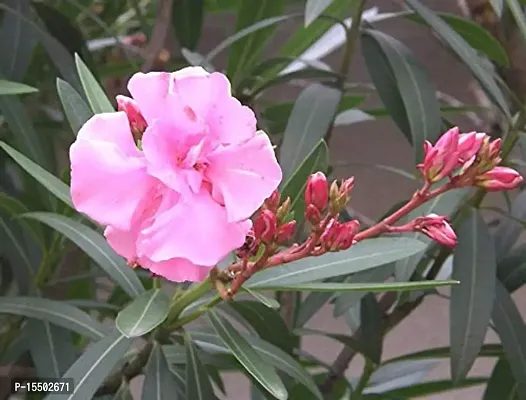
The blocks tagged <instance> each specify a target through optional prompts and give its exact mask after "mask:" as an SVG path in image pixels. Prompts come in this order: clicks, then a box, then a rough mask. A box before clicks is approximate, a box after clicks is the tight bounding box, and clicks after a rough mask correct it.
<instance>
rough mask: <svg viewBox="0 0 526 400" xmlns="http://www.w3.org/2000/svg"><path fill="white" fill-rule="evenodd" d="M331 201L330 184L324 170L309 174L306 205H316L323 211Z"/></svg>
mask: <svg viewBox="0 0 526 400" xmlns="http://www.w3.org/2000/svg"><path fill="white" fill-rule="evenodd" d="M328 203H329V184H328V183H327V178H326V177H325V174H324V173H323V172H316V173H314V174H312V175H310V176H309V178H308V179H307V185H306V187H305V205H306V206H307V207H308V206H309V205H313V206H315V207H316V208H317V209H318V210H320V212H323V211H324V210H325V208H326V207H327V204H328Z"/></svg>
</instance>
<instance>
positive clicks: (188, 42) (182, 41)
mask: <svg viewBox="0 0 526 400" xmlns="http://www.w3.org/2000/svg"><path fill="white" fill-rule="evenodd" d="M204 8H205V2H204V0H175V1H174V4H173V7H172V10H173V11H172V14H173V17H172V24H173V27H174V30H175V36H176V37H177V41H178V42H179V46H180V47H184V48H187V49H190V50H195V48H196V46H197V43H199V38H200V37H201V29H202V27H203V18H204Z"/></svg>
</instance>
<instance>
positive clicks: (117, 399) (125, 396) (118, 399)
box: [103, 381, 134, 400]
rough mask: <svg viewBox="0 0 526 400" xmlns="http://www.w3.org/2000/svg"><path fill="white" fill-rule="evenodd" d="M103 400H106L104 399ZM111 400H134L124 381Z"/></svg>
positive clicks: (127, 384)
mask: <svg viewBox="0 0 526 400" xmlns="http://www.w3.org/2000/svg"><path fill="white" fill-rule="evenodd" d="M103 399H104V400H106V398H103ZM107 400H109V397H108V399H107ZM112 400H134V399H133V395H132V394H131V391H130V384H129V383H128V382H126V381H123V382H122V383H121V386H120V387H119V390H117V393H115V396H113V399H112Z"/></svg>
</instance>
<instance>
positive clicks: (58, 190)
mask: <svg viewBox="0 0 526 400" xmlns="http://www.w3.org/2000/svg"><path fill="white" fill-rule="evenodd" d="M0 147H1V148H2V149H4V151H5V152H6V153H7V154H9V156H10V157H11V158H12V159H13V160H14V161H15V162H16V163H17V164H18V165H19V166H20V167H22V168H23V169H24V170H25V171H26V172H27V173H28V174H29V175H31V176H32V177H33V178H35V179H36V180H37V181H38V182H39V183H40V184H41V185H43V186H44V187H45V188H46V189H47V190H49V191H50V192H51V193H53V194H54V195H55V196H56V197H57V198H58V199H59V200H61V201H63V202H64V203H65V204H67V205H68V206H70V207H73V203H72V202H71V197H70V196H69V187H68V185H66V184H65V183H64V182H62V181H61V180H60V179H58V178H57V177H56V176H54V175H52V174H51V173H49V172H48V171H46V170H45V169H44V168H42V167H40V166H39V165H38V164H36V163H34V162H33V161H31V160H30V159H29V158H27V157H26V156H24V155H23V154H22V153H19V152H18V151H16V150H15V149H13V148H12V147H11V146H9V145H8V144H7V143H4V142H0Z"/></svg>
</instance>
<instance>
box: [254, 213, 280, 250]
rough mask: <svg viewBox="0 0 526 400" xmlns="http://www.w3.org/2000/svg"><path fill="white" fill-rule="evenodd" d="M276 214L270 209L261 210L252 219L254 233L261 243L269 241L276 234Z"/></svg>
mask: <svg viewBox="0 0 526 400" xmlns="http://www.w3.org/2000/svg"><path fill="white" fill-rule="evenodd" d="M276 229H277V221H276V216H275V215H274V213H273V212H272V211H270V210H262V211H261V212H260V213H259V215H258V216H257V217H256V220H255V221H254V235H255V236H256V239H260V240H261V241H262V242H263V243H270V242H272V241H273V240H274V237H275V236H276Z"/></svg>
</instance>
